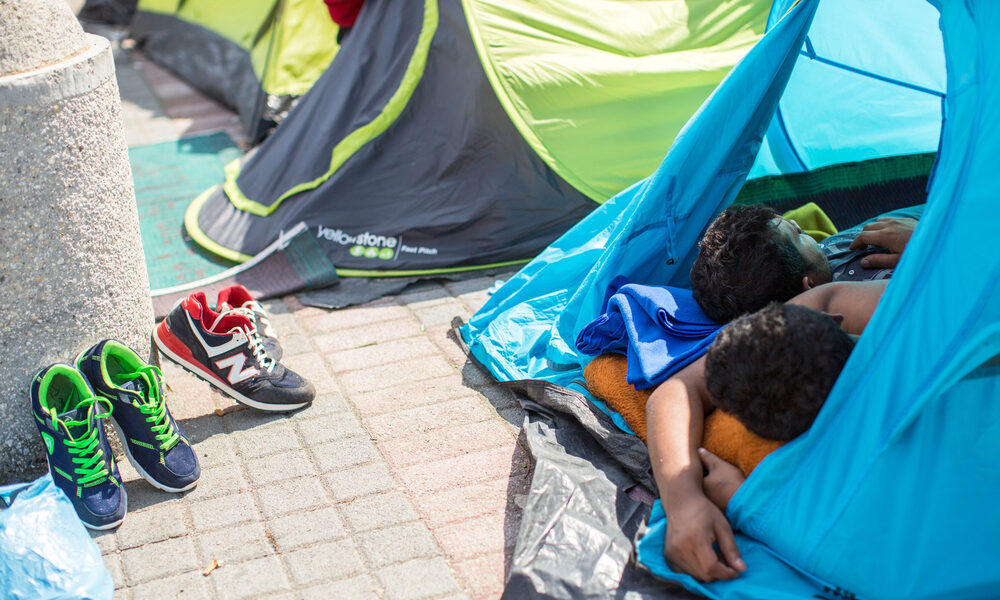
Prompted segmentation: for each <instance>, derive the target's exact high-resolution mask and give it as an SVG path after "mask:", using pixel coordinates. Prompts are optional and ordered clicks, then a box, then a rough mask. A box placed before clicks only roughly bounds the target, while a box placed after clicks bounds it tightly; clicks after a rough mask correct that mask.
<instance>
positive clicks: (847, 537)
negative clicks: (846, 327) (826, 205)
mask: <svg viewBox="0 0 1000 600" xmlns="http://www.w3.org/2000/svg"><path fill="white" fill-rule="evenodd" d="M770 25H771V28H770V31H769V32H768V34H767V35H766V36H765V37H764V38H763V39H762V40H761V42H760V43H759V44H758V45H757V46H756V47H755V48H754V50H752V51H751V53H750V54H748V55H747V57H746V58H745V59H744V61H743V62H741V63H740V64H739V65H738V66H737V67H736V68H735V69H734V70H733V71H732V72H731V73H730V75H729V76H728V77H727V79H726V80H725V81H724V82H723V83H722V84H721V85H720V86H719V88H718V89H717V90H716V92H715V93H714V94H713V96H712V97H711V98H709V100H708V101H707V102H706V103H705V105H704V106H703V107H702V108H701V109H700V110H699V112H698V113H697V114H696V115H695V116H694V117H693V118H692V119H691V121H690V122H689V123H688V125H687V127H686V128H685V129H684V131H682V133H681V135H680V136H678V138H677V139H676V141H675V143H674V145H673V147H672V148H671V150H670V152H669V153H668V154H667V156H666V158H665V159H664V161H663V163H662V165H661V166H660V168H659V169H658V170H657V171H656V172H655V173H654V174H653V175H651V176H650V177H649V178H647V179H646V180H643V181H642V182H639V183H637V184H635V185H634V186H632V187H631V188H629V189H627V190H625V191H623V192H622V193H620V194H619V195H618V196H617V197H615V198H614V199H612V200H611V201H609V202H608V203H607V204H605V205H604V206H603V207H601V209H599V210H597V211H595V212H594V213H592V214H591V215H590V216H589V217H588V218H586V219H585V220H584V221H582V222H581V223H579V224H578V225H577V226H576V227H574V228H573V229H572V230H570V231H569V232H568V233H566V234H565V235H564V236H563V237H561V238H560V239H559V240H557V241H556V242H555V243H554V244H552V245H551V246H550V247H549V248H548V249H547V250H545V251H544V252H543V253H542V254H541V255H539V257H538V258H537V259H535V260H534V261H533V262H532V263H530V264H529V265H527V266H526V267H525V268H524V269H522V271H521V272H519V273H518V275H517V276H515V277H514V278H513V279H512V280H511V281H510V282H508V283H507V284H506V285H505V286H504V287H503V288H501V289H500V290H499V291H498V292H497V293H496V294H495V295H494V296H493V297H492V298H491V300H490V301H489V302H488V303H487V304H486V305H485V306H484V307H483V309H482V310H481V311H480V312H479V313H477V314H476V315H475V316H474V317H473V319H472V320H471V322H470V323H469V324H468V325H466V326H465V327H464V328H463V330H462V334H463V338H464V340H465V341H466V343H467V344H468V345H469V347H470V350H471V351H472V353H473V355H474V356H475V357H476V358H477V359H478V360H479V361H480V362H481V363H482V364H483V365H485V366H486V367H487V368H488V369H489V370H490V371H491V372H492V373H493V374H494V376H496V377H497V378H498V379H499V380H501V381H511V380H519V379H540V380H544V381H547V382H551V383H555V384H558V385H561V386H565V387H568V388H570V389H575V390H577V391H582V388H580V387H579V385H577V384H576V383H574V381H575V380H578V379H580V368H581V365H582V364H584V363H585V362H586V357H583V356H580V355H579V354H578V353H577V352H576V351H575V348H574V346H573V341H574V339H575V335H576V332H578V331H579V330H580V328H581V327H582V326H583V325H584V324H586V323H587V322H589V321H590V320H591V319H593V318H594V317H595V316H596V315H597V314H598V312H599V310H600V308H601V302H602V300H603V298H604V296H603V294H604V290H605V288H606V285H607V283H608V282H610V281H611V279H612V278H614V277H615V276H617V275H625V276H626V277H628V278H629V279H631V280H632V281H635V282H647V283H660V284H671V285H686V284H687V272H688V269H689V266H690V264H691V262H692V261H693V258H694V255H695V253H696V251H697V248H696V242H697V240H698V238H699V237H700V235H701V233H702V231H703V230H704V228H705V226H706V225H707V223H709V222H710V220H711V219H712V218H713V217H714V216H715V215H716V214H718V212H720V211H721V210H722V209H723V208H725V207H726V206H727V205H729V204H730V203H731V202H732V201H733V200H734V198H735V197H736V195H737V193H738V192H739V191H740V188H741V187H742V186H743V184H744V181H745V178H746V177H747V175H748V174H749V173H751V172H753V173H754V174H755V175H760V174H766V173H774V172H787V171H793V170H803V169H811V168H816V167H818V166H823V165H827V164H833V163H839V162H844V161H852V160H858V159H860V158H871V157H875V156H884V155H890V154H899V153H913V152H924V151H928V150H934V149H935V148H936V149H937V151H938V155H937V162H936V164H935V167H934V172H933V174H932V178H931V184H930V189H929V197H928V204H927V209H926V210H925V212H924V215H923V218H922V220H921V225H920V226H919V227H918V229H917V231H916V233H915V235H914V237H913V239H912V240H911V242H910V246H909V248H908V249H907V252H906V254H905V256H904V258H903V260H902V261H901V263H900V265H899V267H898V269H897V271H896V274H895V277H894V278H893V281H892V283H891V284H890V286H889V288H888V291H887V292H886V295H885V297H884V298H883V300H882V302H881V305H880V306H879V309H878V311H877V312H876V314H875V315H874V317H873V319H872V321H871V323H870V325H869V326H868V329H867V331H866V332H865V335H864V336H863V337H862V339H861V341H860V342H859V344H858V346H857V348H856V349H855V351H854V353H853V354H852V356H851V359H850V361H849V362H848V364H847V365H846V367H845V369H844V371H843V373H842V375H841V377H840V379H839V380H838V382H837V385H836V386H835V388H834V389H833V391H832V392H831V395H830V397H829V399H828V401H827V403H826V405H825V406H824V408H823V410H822V412H821V413H820V416H819V418H818V419H817V421H816V423H815V425H814V426H813V427H812V429H810V431H809V432H808V433H807V434H806V435H803V436H802V437H800V438H798V439H797V440H795V441H794V442H792V443H790V444H788V445H786V446H784V447H783V448H781V449H780V450H778V451H777V452H775V453H773V454H772V455H771V456H769V457H768V458H767V459H766V460H765V461H764V462H763V463H761V465H760V466H759V467H758V468H757V469H756V470H755V471H754V472H753V474H752V475H751V477H750V478H749V479H748V480H747V482H746V483H745V484H744V485H743V486H742V487H741V489H740V491H739V492H738V493H737V495H736V496H735V497H734V498H733V500H732V502H731V503H730V506H729V511H728V517H729V518H730V520H731V522H732V523H733V524H734V526H735V527H736V528H737V529H739V530H740V531H742V532H743V533H742V534H740V535H739V536H738V544H739V545H740V548H741V551H742V553H743V555H744V557H745V558H746V560H747V563H748V570H747V572H746V573H745V574H744V575H742V576H741V577H740V578H739V579H737V580H735V581H733V582H720V583H715V584H710V585H701V584H698V583H697V582H695V581H694V580H692V579H690V578H688V577H686V576H680V575H676V574H673V573H672V572H670V570H669V568H668V567H667V566H666V564H665V563H664V562H663V559H662V554H661V552H662V540H663V530H662V528H663V526H664V524H663V522H662V511H659V512H658V513H657V511H658V509H657V511H654V515H653V517H652V518H651V523H650V525H651V527H650V530H649V531H648V532H647V534H646V536H645V537H644V538H643V539H642V540H641V541H640V543H639V545H638V555H639V558H640V561H641V562H643V563H644V564H646V565H647V566H648V567H649V568H650V569H651V570H652V571H653V572H655V573H657V574H658V575H660V576H662V577H665V578H667V579H673V580H676V581H680V582H681V583H683V584H684V585H685V586H686V587H688V588H689V589H692V590H695V591H697V592H699V593H701V594H704V595H707V596H710V597H713V598H814V597H815V598H851V597H859V598H940V597H947V598H987V597H995V596H996V595H997V590H998V589H1000V570H998V569H997V568H995V565H994V563H995V559H996V558H997V557H998V556H1000V553H998V552H997V551H996V550H994V547H995V541H994V540H995V538H996V537H997V536H998V535H1000V512H998V511H996V510H995V504H996V501H995V497H996V496H997V493H998V492H1000V460H998V459H997V456H1000V402H997V400H1000V283H998V282H1000V253H998V252H996V251H995V250H994V249H992V248H991V247H990V246H989V245H988V243H987V241H986V240H988V239H989V235H990V234H991V232H992V231H993V230H995V229H996V223H997V221H998V219H996V218H995V217H994V213H992V212H991V209H994V205H995V204H996V201H997V199H998V198H1000V179H997V178H996V176H995V174H994V173H993V172H992V171H993V170H995V168H994V167H993V163H994V161H995V160H996V157H997V156H1000V113H998V112H997V111H996V110H995V109H994V107H995V106H997V105H998V101H1000V38H997V37H996V36H995V35H992V34H994V33H995V32H997V31H1000V3H997V2H995V1H994V0H931V3H930V4H923V3H918V2H913V1H909V2H904V1H902V0H891V1H890V0H886V1H883V2H861V1H856V0H824V2H823V3H822V4H821V3H820V2H819V0H800V1H798V2H793V1H792V0H779V1H777V2H775V5H774V8H773V9H772V15H771V23H770ZM907 38H909V39H907ZM942 39H943V45H942V42H941V40H942ZM887 40H895V43H894V44H890V43H889V42H888V41H887ZM793 67H794V72H793ZM786 84H787V89H786ZM945 86H946V90H945V89H944V88H945ZM890 90H895V93H893V92H892V91H890ZM942 91H946V93H945V94H942ZM783 92H784V95H782V94H783ZM811 118H812V119H814V121H813V122H812V124H811V125H810V119H811ZM765 131H766V132H767V137H766V138H763V134H764V132H765ZM657 515H659V516H660V517H661V518H660V521H659V522H657V520H656V517H657Z"/></svg>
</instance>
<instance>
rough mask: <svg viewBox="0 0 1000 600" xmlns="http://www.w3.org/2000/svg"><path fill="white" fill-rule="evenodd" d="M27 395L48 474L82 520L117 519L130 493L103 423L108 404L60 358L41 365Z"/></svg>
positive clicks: (97, 523) (105, 523)
mask: <svg viewBox="0 0 1000 600" xmlns="http://www.w3.org/2000/svg"><path fill="white" fill-rule="evenodd" d="M28 395H29V397H30V400H31V412H32V414H34V415H35V424H36V425H38V433H39V434H41V436H42V441H44V442H45V451H46V454H45V459H46V460H47V461H48V463H49V471H50V472H51V473H52V479H53V481H55V483H56V485H57V486H58V487H59V488H60V489H61V490H62V491H63V492H65V493H66V495H67V496H69V499H70V501H71V502H72V503H73V508H75V509H76V514H77V515H78V516H79V517H80V520H81V521H83V524H84V525H86V526H87V527H89V528H91V529H113V528H115V527H118V526H119V525H121V522H122V521H123V520H125V511H126V507H127V505H128V496H127V494H126V493H125V486H123V485H122V479H121V476H120V475H119V474H118V465H116V464H115V461H114V457H113V456H112V454H111V446H109V445H108V439H107V437H105V435H104V428H103V427H102V426H101V419H103V418H105V417H107V416H108V415H109V414H111V404H110V403H109V402H108V401H107V400H105V399H103V398H99V397H97V396H96V395H95V394H94V390H93V389H92V388H91V387H90V384H89V383H87V380H86V378H84V376H83V374H82V373H80V371H78V370H76V369H75V368H73V367H71V366H69V365H62V364H56V365H51V366H49V367H46V368H44V369H42V370H41V371H39V372H38V374H37V375H35V378H34V379H33V380H32V381H31V389H30V390H29V392H28Z"/></svg>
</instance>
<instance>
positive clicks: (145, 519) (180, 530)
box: [117, 503, 187, 549]
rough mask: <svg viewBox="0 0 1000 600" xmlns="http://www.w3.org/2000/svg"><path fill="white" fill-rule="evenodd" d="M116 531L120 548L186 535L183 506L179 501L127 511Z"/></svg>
mask: <svg viewBox="0 0 1000 600" xmlns="http://www.w3.org/2000/svg"><path fill="white" fill-rule="evenodd" d="M117 533H118V547H119V548H122V549H125V548H134V547H136V546H141V545H143V544H149V543H151V542H159V541H162V540H165V539H168V538H172V537H178V536H182V535H187V525H185V523H184V507H183V506H182V505H181V504H180V503H171V504H166V505H160V506H152V507H150V508H149V509H147V510H144V511H140V512H129V514H128V518H127V519H125V522H124V523H122V525H121V527H119V528H118V532H117Z"/></svg>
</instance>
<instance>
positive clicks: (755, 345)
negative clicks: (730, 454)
mask: <svg viewBox="0 0 1000 600" xmlns="http://www.w3.org/2000/svg"><path fill="white" fill-rule="evenodd" d="M853 348H854V340H852V339H851V338H850V336H848V335H847V334H846V333H845V332H844V331H843V330H842V329H841V328H840V327H839V326H838V325H837V323H836V321H834V320H833V318H831V317H830V316H829V315H826V314H824V313H821V312H817V311H815V310H812V309H810V308H806V307H804V306H798V305H794V304H779V303H777V302H772V303H771V304H769V305H767V306H766V307H764V308H763V309H761V310H759V311H757V312H755V313H753V314H752V315H747V316H745V317H743V318H741V319H737V320H735V321H733V322H732V323H730V324H729V325H728V326H726V327H724V328H723V329H722V331H720V332H719V335H718V337H716V338H715V341H714V342H713V343H712V346H711V347H709V349H708V353H707V354H706V355H705V381H706V385H707V386H708V392H709V394H711V396H712V400H713V401H714V402H715V405H716V406H718V407H719V408H721V409H722V410H724V411H726V412H728V413H730V414H732V415H733V416H735V417H736V418H737V419H738V420H739V421H740V422H741V423H743V425H745V426H746V428H747V429H749V430H750V431H752V432H753V433H756V434H757V435H759V436H761V437H764V438H768V439H771V440H778V441H788V440H791V439H792V438H794V437H796V436H798V435H799V434H801V433H802V432H804V431H805V430H807V429H809V426H810V425H812V422H813V421H814V420H815V419H816V415H817V414H819V409H820V408H821V407H822V406H823V402H825V401H826V397H827V395H828V394H829V393H830V389H831V388H833V384H834V383H835V382H836V381H837V377H838V376H839V375H840V371H841V369H843V368H844V363H846V362H847V357H848V356H850V354H851V350H852V349H853Z"/></svg>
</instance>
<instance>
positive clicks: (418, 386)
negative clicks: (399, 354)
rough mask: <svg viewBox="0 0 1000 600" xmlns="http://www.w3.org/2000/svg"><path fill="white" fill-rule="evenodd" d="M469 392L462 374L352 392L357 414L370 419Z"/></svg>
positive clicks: (451, 398)
mask: <svg viewBox="0 0 1000 600" xmlns="http://www.w3.org/2000/svg"><path fill="white" fill-rule="evenodd" d="M469 393H470V392H469V390H467V389H465V388H463V387H462V379H461V377H460V376H457V375H456V374H454V373H452V374H450V375H448V376H445V377H435V378H432V379H426V380H423V381H412V382H406V383H404V384H402V385H397V386H393V387H389V388H386V389H381V390H375V391H363V392H360V393H356V394H353V395H352V396H351V400H352V401H353V404H354V406H355V408H357V410H358V413H359V414H360V415H361V416H362V418H364V419H366V420H367V418H368V417H370V416H374V415H382V414H386V413H392V412H396V411H400V410H407V409H410V408H415V407H418V406H427V405H430V404H436V403H438V402H443V401H445V400H453V399H455V398H460V397H462V396H468V395H469Z"/></svg>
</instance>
